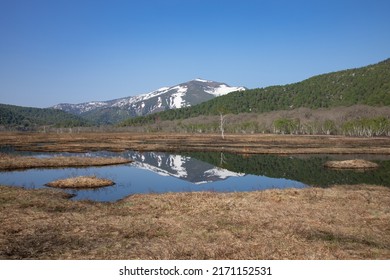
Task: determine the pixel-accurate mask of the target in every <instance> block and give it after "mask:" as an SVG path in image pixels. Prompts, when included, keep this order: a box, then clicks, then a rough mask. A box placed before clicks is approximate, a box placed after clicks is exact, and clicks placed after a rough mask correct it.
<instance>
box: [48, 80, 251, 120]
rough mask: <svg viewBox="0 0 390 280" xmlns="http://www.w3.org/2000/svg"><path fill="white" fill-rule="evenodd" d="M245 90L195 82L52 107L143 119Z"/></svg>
mask: <svg viewBox="0 0 390 280" xmlns="http://www.w3.org/2000/svg"><path fill="white" fill-rule="evenodd" d="M242 90H245V88H244V87H231V86H228V85H227V84H224V83H219V82H214V81H208V80H202V79H195V80H192V81H189V82H186V83H182V84H179V85H175V86H172V87H163V88H160V89H157V90H155V91H152V92H149V93H146V94H141V95H138V96H130V97H124V98H119V99H113V100H109V101H93V102H85V103H80V104H68V103H61V104H58V105H55V106H53V107H52V108H55V109H60V110H63V111H66V112H69V113H73V114H77V115H91V114H93V115H96V114H97V115H101V114H106V115H107V116H108V115H109V114H108V112H111V113H112V112H116V114H117V115H118V114H121V115H123V116H124V117H134V116H144V115H147V114H151V113H155V112H159V111H164V110H168V109H177V108H182V107H188V106H193V105H196V104H199V103H201V102H204V101H207V100H210V99H212V98H215V97H217V96H222V95H225V94H228V93H230V92H233V91H242Z"/></svg>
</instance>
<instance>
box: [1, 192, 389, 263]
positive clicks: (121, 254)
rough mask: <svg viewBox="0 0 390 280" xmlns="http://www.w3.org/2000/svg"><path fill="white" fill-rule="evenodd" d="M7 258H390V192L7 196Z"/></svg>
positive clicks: (3, 194)
mask: <svg viewBox="0 0 390 280" xmlns="http://www.w3.org/2000/svg"><path fill="white" fill-rule="evenodd" d="M0 224H1V227H0V259H389V258H390V189H389V188H386V187H380V186H368V185H355V186H334V187H332V188H327V189H320V188H307V189H300V190H295V189H288V190H266V191H259V192H243V193H213V192H199V193H167V194H161V195H157V194H149V195H133V196H130V197H127V198H125V199H123V200H121V201H119V202H115V203H98V202H88V201H70V200H68V199H67V195H65V194H64V193H62V192H61V191H57V190H54V189H39V190H25V189H22V188H16V187H5V186H1V187H0Z"/></svg>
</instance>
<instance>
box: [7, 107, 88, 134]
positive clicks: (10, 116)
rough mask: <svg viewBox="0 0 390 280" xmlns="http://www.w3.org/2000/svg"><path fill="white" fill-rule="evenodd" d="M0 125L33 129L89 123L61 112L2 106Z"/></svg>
mask: <svg viewBox="0 0 390 280" xmlns="http://www.w3.org/2000/svg"><path fill="white" fill-rule="evenodd" d="M0 125H2V126H4V127H7V128H17V129H32V128H34V127H36V126H43V125H52V126H57V127H74V126H86V125H88V122H87V121H86V120H84V119H82V118H80V117H78V116H74V115H72V114H69V113H65V112H64V111H61V110H55V109H40V108H31V107H21V106H13V105H5V104H0Z"/></svg>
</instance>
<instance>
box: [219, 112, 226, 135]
mask: <svg viewBox="0 0 390 280" xmlns="http://www.w3.org/2000/svg"><path fill="white" fill-rule="evenodd" d="M219 116H220V121H221V122H220V125H219V129H220V131H221V137H222V139H225V128H224V126H225V122H226V118H225V117H226V116H225V115H224V114H223V113H222V112H219Z"/></svg>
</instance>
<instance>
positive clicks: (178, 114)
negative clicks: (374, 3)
mask: <svg viewBox="0 0 390 280" xmlns="http://www.w3.org/2000/svg"><path fill="white" fill-rule="evenodd" d="M357 104H364V105H371V106H389V105H390V59H387V60H385V61H383V62H380V63H377V64H373V65H369V66H366V67H361V68H355V69H349V70H344V71H338V72H333V73H328V74H323V75H319V76H314V77H312V78H309V79H307V80H304V81H301V82H298V83H294V84H288V85H284V86H271V87H266V88H258V89H251V90H246V91H240V92H238V91H237V92H232V93H230V94H227V95H225V96H221V97H217V98H214V99H212V100H210V101H207V102H204V103H201V104H199V105H196V106H192V107H190V108H182V109H178V110H169V111H165V112H161V113H158V114H155V115H150V116H146V117H143V118H133V119H128V120H127V121H126V122H124V123H123V124H122V125H140V124H146V123H153V122H154V121H155V119H159V120H174V119H186V118H190V117H197V116H201V115H218V114H219V113H221V112H222V113H224V114H227V113H231V114H239V113H250V112H252V113H263V112H270V111H277V110H291V109H294V108H300V107H305V108H311V109H317V108H333V107H338V106H352V105H357Z"/></svg>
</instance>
